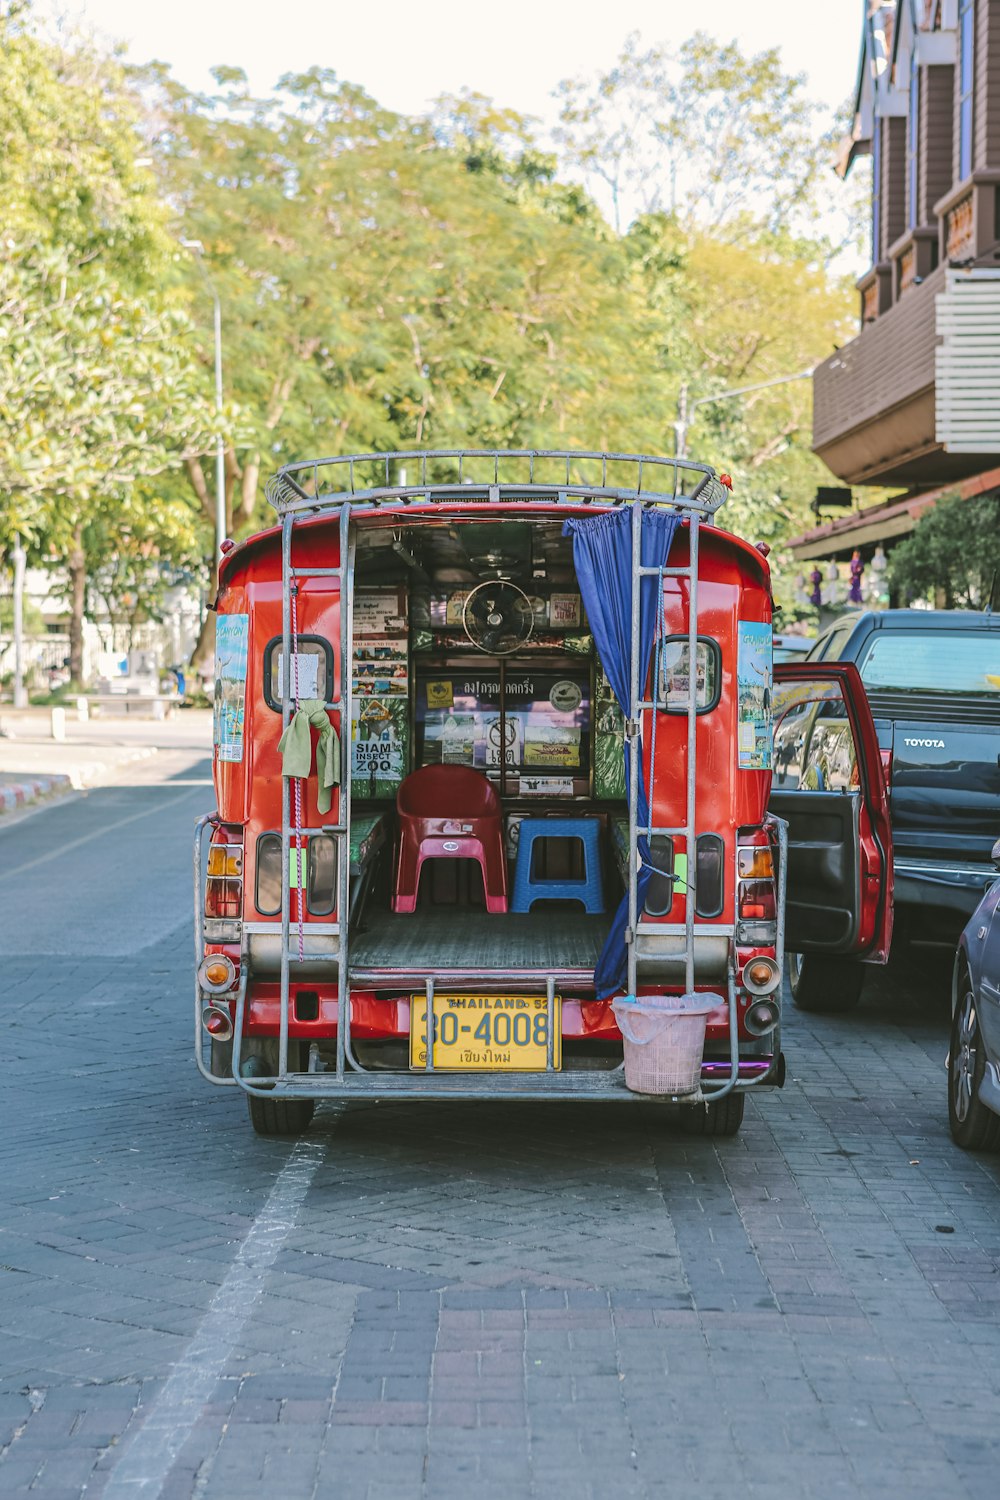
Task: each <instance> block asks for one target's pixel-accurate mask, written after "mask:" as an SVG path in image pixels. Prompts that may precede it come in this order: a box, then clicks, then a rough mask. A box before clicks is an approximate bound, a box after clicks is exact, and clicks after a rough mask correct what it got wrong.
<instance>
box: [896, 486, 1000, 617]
mask: <svg viewBox="0 0 1000 1500" xmlns="http://www.w3.org/2000/svg"><path fill="white" fill-rule="evenodd" d="M998 578H1000V495H976V496H974V497H973V498H972V499H971V500H963V499H962V496H961V495H960V494H958V493H957V492H955V491H952V492H951V493H949V494H947V495H943V496H942V497H941V499H940V500H938V501H937V502H936V503H935V504H934V505H933V506H932V507H931V508H930V509H929V510H926V511H924V513H923V515H922V516H921V517H920V519H919V521H918V522H917V524H916V526H915V527H914V529H913V532H912V534H911V535H910V536H908V537H906V539H905V540H904V541H901V542H897V544H896V546H895V547H894V548H893V549H892V551H891V552H890V554H889V568H888V580H889V586H890V589H891V590H892V591H893V593H895V594H898V595H899V596H900V597H901V598H902V599H903V600H905V601H906V602H907V603H909V602H911V601H912V600H914V599H931V600H934V599H935V598H936V597H937V596H939V595H940V596H941V597H943V600H944V606H945V608H946V609H983V608H984V607H985V606H986V605H987V604H988V603H989V600H990V594H991V590H992V589H993V586H994V581H995V580H996V579H998Z"/></svg>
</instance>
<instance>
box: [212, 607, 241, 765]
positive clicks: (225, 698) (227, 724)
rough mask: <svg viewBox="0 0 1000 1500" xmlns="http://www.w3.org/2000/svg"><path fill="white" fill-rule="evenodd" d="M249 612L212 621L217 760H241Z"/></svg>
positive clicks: (214, 728)
mask: <svg viewBox="0 0 1000 1500" xmlns="http://www.w3.org/2000/svg"><path fill="white" fill-rule="evenodd" d="M249 638H250V616H249V615H219V616H218V617H217V619H216V621H215V703H214V713H213V716H212V743H213V744H214V746H215V754H216V759H217V760H228V761H237V760H242V759H243V724H244V716H245V712H246V696H247V642H248V641H249Z"/></svg>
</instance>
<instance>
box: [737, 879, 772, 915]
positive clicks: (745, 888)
mask: <svg viewBox="0 0 1000 1500" xmlns="http://www.w3.org/2000/svg"><path fill="white" fill-rule="evenodd" d="M775 912H776V908H775V901H774V881H773V880H741V881H740V888H739V915H740V917H741V918H742V920H743V921H744V922H773V921H774V918H775Z"/></svg>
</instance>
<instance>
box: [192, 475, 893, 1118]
mask: <svg viewBox="0 0 1000 1500" xmlns="http://www.w3.org/2000/svg"><path fill="white" fill-rule="evenodd" d="M268 492H269V498H270V499H271V501H272V503H273V504H274V506H275V508H276V511H277V517H278V520H277V524H276V525H275V526H273V527H272V528H270V529H269V530H266V531H263V532H261V533H260V534H259V535H256V536H252V537H250V538H248V539H247V540H246V541H244V542H242V543H241V544H239V545H238V546H236V547H234V548H232V549H231V550H229V551H228V553H227V555H226V556H225V557H224V558H223V560H222V564H221V568H220V582H219V594H218V600H217V606H216V607H217V611H218V617H217V663H216V682H215V728H214V775H215V787H216V794H217V810H216V811H214V812H212V813H210V814H207V815H206V816H205V817H204V818H202V819H201V820H200V822H199V825H198V829H197V835H196V843H195V884H196V893H195V904H196V934H195V938H196V961H197V966H198V967H197V977H196V983H195V1025H196V1057H197V1061H198V1066H199V1068H200V1069H201V1071H202V1073H203V1074H204V1076H205V1077H206V1078H207V1079H208V1080H210V1081H211V1082H213V1083H217V1084H221V1085H229V1086H231V1087H234V1088H239V1089H241V1090H242V1091H243V1092H244V1093H246V1095H247V1096H248V1103H249V1109H250V1117H251V1120H252V1122H253V1125H254V1127H255V1129H257V1130H258V1131H260V1132H262V1133H264V1134H278V1133H294V1132H297V1131H301V1130H303V1129H304V1128H305V1127H306V1126H307V1125H308V1123H309V1120H310V1118H311V1116H312V1113H313V1109H314V1106H315V1101H316V1100H318V1099H324V1098H337V1099H350V1098H362V1097H364V1098H369V1099H372V1098H376V1099H377V1098H381V1099H390V1098H399V1097H401V1096H413V1097H415V1098H416V1097H420V1098H435V1099H442V1098H478V1097H491V1098H498V1097H509V1098H511V1099H593V1100H595V1101H597V1100H620V1101H625V1100H629V1099H633V1098H637V1097H640V1096H637V1095H634V1094H631V1093H630V1092H629V1091H628V1089H627V1088H626V1086H625V1082H624V1076H623V1069H622V1051H623V1048H622V1038H621V1034H620V1032H619V1029H618V1026H617V1024H616V1021H615V1016H614V1012H613V1010H612V1008H611V1002H612V1000H613V999H614V998H615V997H616V996H623V995H633V996H642V995H644V994H652V993H660V994H662V993H665V992H666V993H671V992H673V993H678V994H680V993H692V992H695V993H697V992H699V991H702V992H705V993H707V994H713V995H716V996H718V1003H717V1004H716V1006H715V1008H714V1009H713V1010H712V1012H711V1014H710V1015H709V1017H708V1025H707V1031H706V1042H705V1049H704V1056H703V1059H702V1065H701V1083H700V1087H699V1088H697V1089H696V1090H695V1091H694V1092H693V1093H689V1094H686V1095H684V1096H679V1097H677V1098H675V1099H673V1101H672V1102H674V1103H675V1104H678V1105H680V1106H682V1108H681V1111H680V1116H679V1118H680V1121H681V1123H682V1125H683V1126H684V1127H685V1128H687V1129H689V1130H691V1131H696V1132H705V1133H718V1134H731V1133H734V1132H735V1131H736V1130H738V1128H739V1125H740V1122H741V1120H742V1116H743V1105H744V1100H745V1095H746V1091H747V1090H748V1089H750V1088H760V1087H768V1086H780V1085H781V1083H782V1081H783V1077H784V1061H783V1058H782V1055H781V1046H780V991H781V977H782V966H783V958H784V953H785V951H786V950H788V951H796V952H814V953H829V954H836V955H852V956H857V957H861V958H864V959H867V960H869V961H873V962H884V961H885V958H886V956H887V953H888V947H889V938H890V932H891V915H892V900H891V875H892V850H891V842H890V832H889V821H888V814H887V807H886V798H885V788H884V783H883V779H882V773H881V766H880V759H879V753H878V745H877V741H876V738H875V732H874V728H873V725H872V722H871V716H870V714H869V712H868V708H867V705H866V702H865V698H864V693H863V691H862V689H861V685H860V679H859V678H858V676H857V673H856V671H855V669H854V668H853V667H851V666H849V665H842V664H836V665H829V666H828V665H825V664H822V663H818V664H814V663H808V664H803V663H796V664H789V665H786V666H780V667H773V665H772V658H771V638H772V637H771V615H772V600H771V588H770V578H769V572H768V565H767V561H766V556H765V553H766V549H764V548H757V547H754V546H752V545H750V544H749V543H748V542H746V541H743V540H742V539H741V538H739V537H737V536H735V535H733V534H732V533H730V532H728V531H725V530H723V529H722V528H721V527H720V526H719V525H717V524H716V520H715V515H716V512H717V510H718V508H719V506H720V505H721V504H722V502H723V501H724V499H725V498H726V494H727V488H726V483H725V482H723V481H720V479H719V478H718V477H717V476H716V474H715V472H714V470H712V469H711V468H710V467H708V466H707V465H703V464H697V463H694V462H693V461H689V460H686V459H664V458H655V457H650V456H643V455H611V454H590V453H577V452H556V453H522V452H507V451H490V452H480V451H477V452H425V453H399V454H377V455H358V456H353V457H347V458H334V459H326V460H320V461H316V462H312V463H301V464H291V465H288V466H286V467H285V468H284V469H282V470H281V471H279V473H278V474H277V475H276V476H275V478H274V479H273V480H272V481H271V483H270V485H269V491H268ZM817 703H818V704H819V705H820V706H819V710H818V711H819V713H820V714H821V715H822V716H825V717H826V718H828V719H829V720H830V721H831V722H832V723H833V724H834V725H835V726H836V729H837V734H838V736H839V738H838V745H839V747H840V750H839V753H840V755H841V758H842V759H843V762H844V765H843V767H842V769H843V771H844V775H843V776H842V778H841V780H840V782H839V783H838V785H837V788H836V789H834V790H831V789H830V788H827V787H813V786H808V787H806V786H800V787H783V788H782V789H781V790H779V791H776V792H772V758H773V726H774V724H775V722H781V723H782V724H783V725H784V726H785V736H786V738H787V734H788V733H789V732H792V733H794V724H795V719H796V716H798V715H805V713H806V710H807V709H808V710H809V711H810V714H811V713H812V712H813V711H814V710H815V709H816V705H817ZM428 1016H430V1017H431V1026H430V1032H431V1037H432V1045H431V1046H430V1047H428V1045H427V1037H428Z"/></svg>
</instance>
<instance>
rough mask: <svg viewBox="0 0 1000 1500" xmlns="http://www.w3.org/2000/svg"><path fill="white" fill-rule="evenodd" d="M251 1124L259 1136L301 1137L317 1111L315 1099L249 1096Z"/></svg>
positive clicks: (248, 1104)
mask: <svg viewBox="0 0 1000 1500" xmlns="http://www.w3.org/2000/svg"><path fill="white" fill-rule="evenodd" d="M247 1109H248V1110H249V1111H250V1124H251V1125H252V1126H253V1128H254V1130H256V1132H257V1134H258V1135H301V1134H302V1132H303V1131H304V1130H307V1129H308V1128H309V1122H310V1120H311V1119H312V1117H313V1114H314V1113H315V1110H316V1101H315V1099H261V1098H260V1097H259V1096H258V1095H256V1094H248V1095H247Z"/></svg>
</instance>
